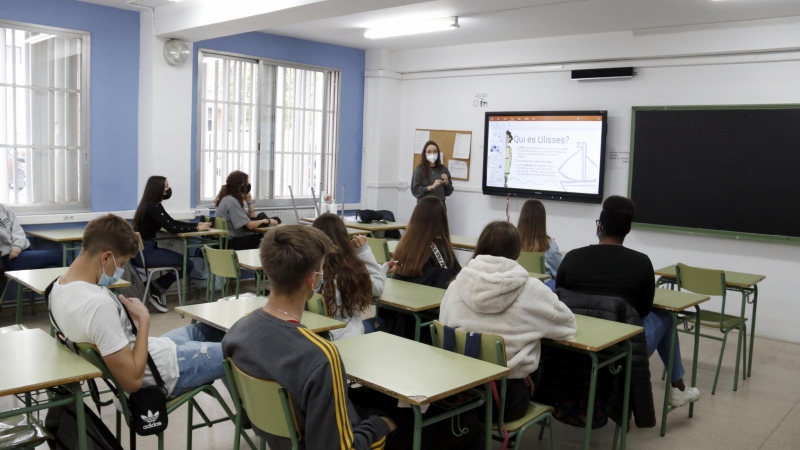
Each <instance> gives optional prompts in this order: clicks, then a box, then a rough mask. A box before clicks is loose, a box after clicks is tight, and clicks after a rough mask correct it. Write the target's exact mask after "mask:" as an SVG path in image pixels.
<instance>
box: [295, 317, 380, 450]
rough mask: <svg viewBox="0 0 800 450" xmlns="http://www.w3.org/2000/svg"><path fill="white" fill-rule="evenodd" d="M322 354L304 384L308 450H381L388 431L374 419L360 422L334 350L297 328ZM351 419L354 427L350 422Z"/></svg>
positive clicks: (339, 359)
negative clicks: (324, 361)
mask: <svg viewBox="0 0 800 450" xmlns="http://www.w3.org/2000/svg"><path fill="white" fill-rule="evenodd" d="M297 330H298V331H299V332H300V333H302V334H303V335H304V336H305V338H306V339H308V340H309V341H310V342H311V343H313V344H314V345H316V346H317V347H318V348H319V349H320V351H322V352H323V354H325V357H326V358H327V363H326V364H322V365H320V367H318V368H317V369H316V370H315V371H314V372H313V373H312V374H311V376H310V377H309V378H308V380H306V383H305V387H304V389H303V391H304V392H303V397H304V398H305V399H307V401H306V411H305V413H306V423H305V436H304V437H303V440H304V441H305V443H306V448H308V449H325V450H373V449H374V450H381V449H383V448H384V444H385V443H386V435H387V434H389V427H388V426H387V425H386V423H385V422H384V421H383V419H381V418H380V417H377V416H372V417H369V418H367V419H366V420H363V421H360V419H359V417H358V415H357V414H356V412H355V409H354V408H353V406H352V405H351V404H350V401H349V400H348V399H347V390H346V388H345V386H346V384H345V382H346V380H345V377H346V375H345V372H344V367H343V366H342V360H341V357H340V356H339V351H338V350H337V348H336V346H335V345H333V344H332V343H330V342H329V341H326V340H325V339H322V338H321V337H319V336H318V335H316V334H315V333H313V332H311V331H309V330H308V329H306V328H302V327H300V328H297ZM351 417H352V418H353V419H355V421H356V422H355V423H353V422H351Z"/></svg>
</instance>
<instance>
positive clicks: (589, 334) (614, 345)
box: [542, 314, 644, 450]
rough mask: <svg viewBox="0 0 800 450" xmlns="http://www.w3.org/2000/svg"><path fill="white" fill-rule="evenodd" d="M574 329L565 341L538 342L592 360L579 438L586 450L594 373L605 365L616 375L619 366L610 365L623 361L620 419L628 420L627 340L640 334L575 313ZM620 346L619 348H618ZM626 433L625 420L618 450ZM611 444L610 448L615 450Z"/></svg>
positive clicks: (629, 348) (629, 352)
mask: <svg viewBox="0 0 800 450" xmlns="http://www.w3.org/2000/svg"><path fill="white" fill-rule="evenodd" d="M575 320H576V321H577V324H578V330H577V332H576V335H575V338H574V339H571V340H568V341H551V340H549V339H543V340H542V343H543V344H544V345H548V346H554V347H559V348H562V349H565V350H569V351H573V352H577V353H583V354H585V355H587V356H589V358H590V359H591V360H592V375H591V379H590V381H589V398H588V403H587V412H586V429H585V431H584V435H583V436H584V437H583V448H584V450H588V449H589V447H590V446H591V440H592V417H594V400H595V389H596V388H597V373H598V371H599V370H600V369H602V368H603V367H606V366H608V368H609V370H610V371H611V373H615V374H616V373H619V371H620V370H622V367H619V366H618V367H616V368H614V367H613V366H612V363H614V362H615V361H618V360H620V359H625V388H624V392H623V400H622V417H623V418H627V417H628V408H629V405H630V390H631V362H632V359H633V358H632V356H633V347H632V345H631V341H630V338H631V337H632V336H635V335H637V334H639V333H641V332H643V331H644V329H643V328H642V327H637V326H635V325H628V324H625V323H620V322H612V321H610V320H603V319H597V318H594V317H589V316H583V315H580V314H575ZM620 343H622V345H618V344H620ZM627 434H628V421H627V420H623V421H622V439H621V442H620V450H625V443H626V438H627ZM614 437H615V442H614V445H613V446H612V448H616V434H615V436H614Z"/></svg>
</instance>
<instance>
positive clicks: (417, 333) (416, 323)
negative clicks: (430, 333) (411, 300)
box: [411, 313, 422, 342]
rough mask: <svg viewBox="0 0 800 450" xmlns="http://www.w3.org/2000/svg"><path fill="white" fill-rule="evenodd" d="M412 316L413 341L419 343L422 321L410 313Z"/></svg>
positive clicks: (416, 315) (417, 315) (415, 314)
mask: <svg viewBox="0 0 800 450" xmlns="http://www.w3.org/2000/svg"><path fill="white" fill-rule="evenodd" d="M411 315H413V316H414V340H415V341H417V342H419V338H420V331H421V328H422V319H421V318H420V317H419V314H417V313H411Z"/></svg>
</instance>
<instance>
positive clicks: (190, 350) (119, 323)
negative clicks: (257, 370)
mask: <svg viewBox="0 0 800 450" xmlns="http://www.w3.org/2000/svg"><path fill="white" fill-rule="evenodd" d="M138 252H139V242H138V239H137V238H136V235H135V234H134V231H133V229H132V228H131V226H130V225H129V224H128V222H126V221H125V220H124V219H123V218H121V217H118V216H115V215H113V214H108V215H105V216H102V217H98V218H97V219H94V220H92V221H91V222H89V224H88V225H86V230H85V231H84V233H83V248H82V250H81V253H80V254H79V255H78V257H77V258H76V259H75V261H74V262H73V263H72V265H71V266H70V267H69V269H67V272H66V273H65V274H64V275H63V276H61V277H60V278H58V279H57V280H56V281H55V282H54V284H53V286H52V291H51V292H50V299H49V304H50V312H51V314H52V319H53V324H54V326H55V327H56V328H57V329H58V330H59V332H60V333H61V334H63V335H64V336H65V337H66V338H67V339H69V340H71V341H72V342H76V343H79V342H88V343H90V344H93V345H95V346H96V347H97V350H98V351H99V352H100V355H101V356H102V357H103V361H105V363H106V365H107V366H108V368H109V370H110V371H111V373H112V374H113V375H114V378H116V379H117V381H118V382H119V385H120V387H121V388H122V389H123V390H124V391H125V392H127V393H133V392H136V391H138V390H139V388H141V387H142V386H155V385H156V382H155V380H154V379H153V375H152V373H151V372H150V368H149V367H147V356H148V353H149V354H150V356H152V358H153V362H155V365H156V368H157V369H158V373H159V374H160V375H161V378H162V379H163V380H164V384H165V386H164V387H165V388H166V390H167V395H168V396H171V397H176V396H179V395H181V394H183V393H186V392H188V391H190V390H192V389H194V388H195V387H197V386H201V385H203V384H208V383H213V382H214V380H217V379H220V378H222V377H223V376H224V375H225V370H224V368H223V366H222V345H221V344H220V342H221V341H222V337H223V336H224V334H225V333H224V332H223V331H220V330H217V329H215V328H212V327H210V326H208V325H204V324H200V323H195V324H192V325H187V326H185V327H183V328H178V329H175V330H172V331H170V332H168V333H167V334H165V335H163V336H161V337H148V335H149V333H150V315H149V313H148V312H147V307H145V306H144V305H143V304H142V302H140V301H139V300H138V299H135V298H125V297H124V296H122V295H119V296H115V295H114V294H113V293H111V291H109V290H108V288H107V286H111V285H112V284H114V283H115V282H116V281H117V280H118V279H119V278H120V277H121V276H122V274H123V273H124V271H123V269H122V266H123V265H124V264H125V262H126V261H128V260H129V259H130V258H131V257H132V256H133V255H135V254H137V253H138ZM126 311H127V313H126ZM129 316H130V320H129V318H128V317H129ZM131 320H132V321H133V322H135V323H136V327H137V328H138V333H137V334H136V335H134V334H133V332H132V324H131Z"/></svg>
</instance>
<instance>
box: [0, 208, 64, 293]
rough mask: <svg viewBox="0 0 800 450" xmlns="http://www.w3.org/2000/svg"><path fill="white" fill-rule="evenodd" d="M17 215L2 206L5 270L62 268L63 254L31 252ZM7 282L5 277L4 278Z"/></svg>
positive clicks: (0, 245)
mask: <svg viewBox="0 0 800 450" xmlns="http://www.w3.org/2000/svg"><path fill="white" fill-rule="evenodd" d="M30 246H31V243H30V241H28V238H27V237H25V230H23V229H22V225H20V223H19V220H18V219H17V215H16V214H15V213H14V211H13V210H12V209H11V208H9V207H8V206H6V205H2V204H0V255H2V263H3V267H4V270H28V269H44V268H46V267H61V252H59V251H56V250H31V249H30ZM3 278H4V280H2V282H3V283H4V282H5V277H3Z"/></svg>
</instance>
